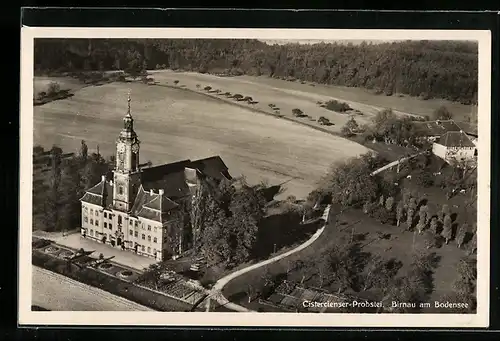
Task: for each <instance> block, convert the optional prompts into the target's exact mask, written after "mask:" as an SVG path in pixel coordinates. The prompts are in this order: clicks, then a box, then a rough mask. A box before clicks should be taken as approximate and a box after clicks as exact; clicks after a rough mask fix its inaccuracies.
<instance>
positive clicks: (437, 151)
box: [432, 143, 476, 163]
mask: <svg viewBox="0 0 500 341" xmlns="http://www.w3.org/2000/svg"><path fill="white" fill-rule="evenodd" d="M432 153H433V154H434V155H436V156H439V157H440V158H441V159H443V160H445V161H446V162H448V163H451V162H453V161H461V160H465V161H474V160H475V157H476V148H475V147H446V146H443V145H442V144H439V143H434V144H433V145H432Z"/></svg>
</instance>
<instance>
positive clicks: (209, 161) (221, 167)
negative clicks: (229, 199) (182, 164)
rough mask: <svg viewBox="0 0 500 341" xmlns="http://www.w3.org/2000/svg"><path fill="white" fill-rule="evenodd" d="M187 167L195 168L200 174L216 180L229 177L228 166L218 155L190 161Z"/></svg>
mask: <svg viewBox="0 0 500 341" xmlns="http://www.w3.org/2000/svg"><path fill="white" fill-rule="evenodd" d="M189 168H194V169H197V170H199V171H200V172H201V173H202V174H205V175H207V176H209V177H211V178H213V179H216V180H222V179H228V180H230V179H231V175H229V172H228V168H227V166H226V164H225V163H224V161H222V159H221V158H220V156H212V157H208V158H205V159H199V160H195V161H191V164H190V166H189Z"/></svg>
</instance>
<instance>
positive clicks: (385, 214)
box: [370, 205, 396, 225]
mask: <svg viewBox="0 0 500 341" xmlns="http://www.w3.org/2000/svg"><path fill="white" fill-rule="evenodd" d="M370 216H371V217H372V218H374V219H376V220H377V221H379V222H381V223H382V224H390V225H395V224H396V215H395V214H394V212H393V211H388V210H387V209H386V208H385V207H383V206H380V205H375V207H374V208H373V210H372V211H371V213H370Z"/></svg>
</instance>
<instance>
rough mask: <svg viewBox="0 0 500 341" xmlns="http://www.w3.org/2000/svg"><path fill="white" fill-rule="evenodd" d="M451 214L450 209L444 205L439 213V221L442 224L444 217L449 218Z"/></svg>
mask: <svg viewBox="0 0 500 341" xmlns="http://www.w3.org/2000/svg"><path fill="white" fill-rule="evenodd" d="M450 214H451V211H450V207H449V206H448V205H447V204H444V205H443V207H442V208H441V213H440V216H439V219H440V220H441V221H442V222H444V218H445V217H446V216H449V215H450Z"/></svg>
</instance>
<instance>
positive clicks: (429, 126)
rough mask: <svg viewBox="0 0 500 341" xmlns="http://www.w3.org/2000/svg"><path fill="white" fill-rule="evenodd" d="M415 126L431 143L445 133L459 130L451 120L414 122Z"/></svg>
mask: <svg viewBox="0 0 500 341" xmlns="http://www.w3.org/2000/svg"><path fill="white" fill-rule="evenodd" d="M415 126H416V127H417V129H418V130H420V131H421V132H422V134H423V135H424V136H425V137H426V138H427V139H428V140H429V141H431V142H434V141H436V140H437V139H439V138H440V137H441V136H442V135H444V134H446V133H447V132H457V131H460V130H461V129H460V127H459V126H458V125H457V123H455V121H453V120H436V121H425V122H415Z"/></svg>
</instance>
